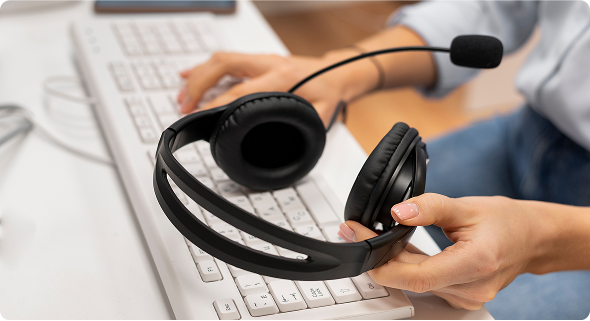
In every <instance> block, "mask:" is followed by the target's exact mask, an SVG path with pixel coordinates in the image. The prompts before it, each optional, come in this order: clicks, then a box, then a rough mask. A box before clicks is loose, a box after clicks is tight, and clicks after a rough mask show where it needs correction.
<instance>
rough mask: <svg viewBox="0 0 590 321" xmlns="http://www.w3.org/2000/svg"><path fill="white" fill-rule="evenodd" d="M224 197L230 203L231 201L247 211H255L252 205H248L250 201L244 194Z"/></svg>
mask: <svg viewBox="0 0 590 321" xmlns="http://www.w3.org/2000/svg"><path fill="white" fill-rule="evenodd" d="M226 199H227V200H228V201H230V202H231V203H233V204H235V205H237V206H239V207H241V208H242V209H243V210H245V211H247V212H250V213H255V211H254V208H253V207H252V205H250V201H249V200H248V198H247V197H246V196H244V195H241V196H229V197H226Z"/></svg>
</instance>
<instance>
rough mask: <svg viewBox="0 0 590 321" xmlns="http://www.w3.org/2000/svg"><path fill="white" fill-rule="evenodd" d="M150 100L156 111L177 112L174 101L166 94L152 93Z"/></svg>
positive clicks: (160, 112) (161, 112) (162, 112)
mask: <svg viewBox="0 0 590 321" xmlns="http://www.w3.org/2000/svg"><path fill="white" fill-rule="evenodd" d="M148 101H149V102H150V106H151V107H152V110H153V111H154V113H156V114H158V115H160V114H177V112H176V110H174V107H173V105H172V102H171V101H170V99H169V98H168V96H166V95H152V96H150V97H149V99H148Z"/></svg>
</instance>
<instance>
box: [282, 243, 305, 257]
mask: <svg viewBox="0 0 590 321" xmlns="http://www.w3.org/2000/svg"><path fill="white" fill-rule="evenodd" d="M276 248H277V250H278V251H279V254H280V255H281V256H283V257H288V258H290V259H297V260H305V259H307V255H305V254H302V253H297V252H295V251H291V250H288V249H285V248H282V247H280V246H277V247H276Z"/></svg>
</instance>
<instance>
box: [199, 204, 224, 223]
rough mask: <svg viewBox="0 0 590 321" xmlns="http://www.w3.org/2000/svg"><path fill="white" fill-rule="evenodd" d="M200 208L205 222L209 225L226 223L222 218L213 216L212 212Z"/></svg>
mask: <svg viewBox="0 0 590 321" xmlns="http://www.w3.org/2000/svg"><path fill="white" fill-rule="evenodd" d="M201 210H202V211H203V216H205V220H206V221H207V224H209V226H213V225H218V224H227V223H225V222H224V221H223V220H222V219H220V218H219V217H217V216H215V215H214V214H213V213H211V212H209V211H207V210H206V209H204V208H202V207H201Z"/></svg>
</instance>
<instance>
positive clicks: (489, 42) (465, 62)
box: [451, 35, 504, 69]
mask: <svg viewBox="0 0 590 321" xmlns="http://www.w3.org/2000/svg"><path fill="white" fill-rule="evenodd" d="M503 52H504V47H503V46H502V42H500V40H498V39H496V38H494V37H490V36H481V35H465V36H458V37H457V38H455V39H453V42H452V43H451V62H452V63H454V64H455V65H458V66H463V67H471V68H485V69H489V68H496V67H498V65H499V64H500V62H501V61H502V53H503Z"/></svg>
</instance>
